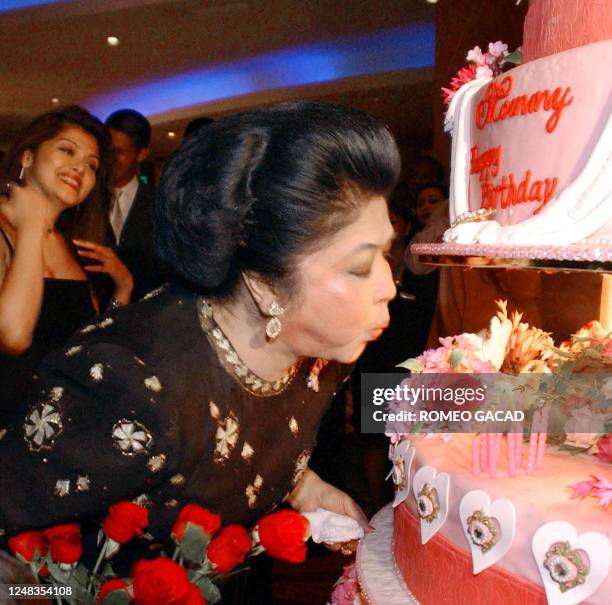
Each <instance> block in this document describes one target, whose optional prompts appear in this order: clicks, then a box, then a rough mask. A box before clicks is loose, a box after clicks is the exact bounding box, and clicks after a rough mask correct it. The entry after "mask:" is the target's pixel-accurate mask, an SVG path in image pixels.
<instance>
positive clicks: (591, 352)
mask: <svg viewBox="0 0 612 605" xmlns="http://www.w3.org/2000/svg"><path fill="white" fill-rule="evenodd" d="M583 353H584V354H585V355H586V356H587V357H590V358H591V359H601V353H600V352H599V351H598V350H597V349H593V347H587V348H586V349H584V351H583Z"/></svg>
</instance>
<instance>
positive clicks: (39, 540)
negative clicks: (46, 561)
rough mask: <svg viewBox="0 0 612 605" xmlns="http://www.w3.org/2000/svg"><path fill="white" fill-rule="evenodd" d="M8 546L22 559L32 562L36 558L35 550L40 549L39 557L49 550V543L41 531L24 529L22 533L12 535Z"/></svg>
mask: <svg viewBox="0 0 612 605" xmlns="http://www.w3.org/2000/svg"><path fill="white" fill-rule="evenodd" d="M8 547H9V548H10V550H11V552H12V553H13V554H14V555H15V556H16V557H17V558H18V559H20V560H21V561H26V562H30V561H32V560H33V559H34V551H35V550H36V551H38V556H39V557H44V556H45V555H46V554H47V551H48V550H49V545H48V544H47V540H45V536H44V534H43V533H42V532H41V531H24V532H23V533H22V534H19V535H17V536H12V537H11V538H9V539H8Z"/></svg>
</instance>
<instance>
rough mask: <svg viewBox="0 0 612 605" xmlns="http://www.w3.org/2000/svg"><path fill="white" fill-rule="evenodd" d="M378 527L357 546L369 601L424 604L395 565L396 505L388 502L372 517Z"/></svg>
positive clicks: (371, 604) (360, 573)
mask: <svg viewBox="0 0 612 605" xmlns="http://www.w3.org/2000/svg"><path fill="white" fill-rule="evenodd" d="M370 525H371V526H372V527H373V528H374V529H373V530H372V531H371V532H370V533H368V534H367V535H366V537H365V538H364V539H363V540H361V542H360V544H359V548H358V549H357V574H358V576H359V584H360V586H361V592H362V594H363V598H364V599H365V601H366V602H367V603H369V605H420V603H419V601H417V600H416V598H415V597H414V595H413V594H412V593H411V592H410V590H409V589H408V587H407V586H406V583H405V582H404V580H403V579H402V577H401V575H400V573H399V571H398V570H397V568H396V566H395V560H394V558H393V506H392V505H391V504H387V506H385V507H384V508H381V509H380V510H379V511H378V512H377V513H376V514H375V515H374V517H372V520H371V521H370Z"/></svg>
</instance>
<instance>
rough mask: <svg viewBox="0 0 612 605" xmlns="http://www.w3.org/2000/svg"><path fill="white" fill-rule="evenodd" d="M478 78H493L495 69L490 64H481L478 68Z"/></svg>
mask: <svg viewBox="0 0 612 605" xmlns="http://www.w3.org/2000/svg"><path fill="white" fill-rule="evenodd" d="M476 77H477V78H492V77H493V70H492V69H491V68H490V67H489V66H488V65H479V66H478V67H477V68H476Z"/></svg>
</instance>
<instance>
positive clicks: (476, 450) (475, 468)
mask: <svg viewBox="0 0 612 605" xmlns="http://www.w3.org/2000/svg"><path fill="white" fill-rule="evenodd" d="M472 475H474V476H475V477H478V475H480V435H474V438H473V439H472Z"/></svg>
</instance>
